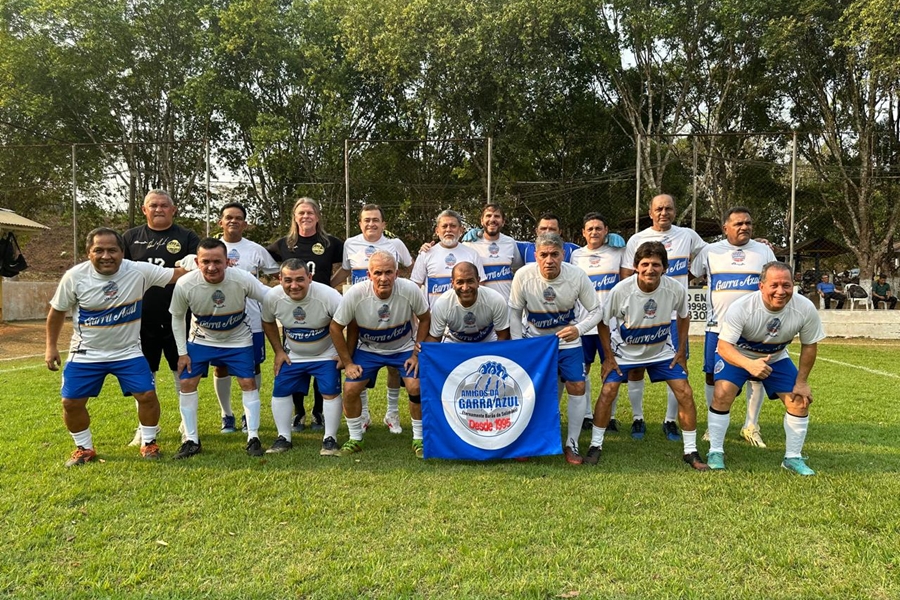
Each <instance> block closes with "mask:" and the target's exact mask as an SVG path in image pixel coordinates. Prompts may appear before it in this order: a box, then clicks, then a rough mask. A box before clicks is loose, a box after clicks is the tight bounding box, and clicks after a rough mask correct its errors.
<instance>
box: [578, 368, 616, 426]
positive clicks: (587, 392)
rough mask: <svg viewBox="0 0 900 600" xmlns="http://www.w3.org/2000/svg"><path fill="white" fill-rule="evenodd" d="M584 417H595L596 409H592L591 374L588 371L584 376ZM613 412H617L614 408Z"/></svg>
mask: <svg viewBox="0 0 900 600" xmlns="http://www.w3.org/2000/svg"><path fill="white" fill-rule="evenodd" d="M584 399H585V402H584V418H585V419H593V418H594V411H592V410H591V374H590V373H588V374H587V375H585V377H584ZM612 414H616V412H615V410H613V413H612Z"/></svg>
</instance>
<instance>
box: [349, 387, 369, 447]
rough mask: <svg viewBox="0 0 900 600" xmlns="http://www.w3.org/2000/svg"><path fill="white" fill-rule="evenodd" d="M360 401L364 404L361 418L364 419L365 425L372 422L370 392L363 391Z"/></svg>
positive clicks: (360, 414)
mask: <svg viewBox="0 0 900 600" xmlns="http://www.w3.org/2000/svg"><path fill="white" fill-rule="evenodd" d="M359 400H360V402H361V403H362V412H360V413H359V416H361V417H362V418H363V420H362V422H363V423H365V422H366V421H371V420H372V419H371V417H370V416H369V390H363V391H362V393H361V394H360V395H359ZM353 439H356V438H353ZM360 439H362V438H360Z"/></svg>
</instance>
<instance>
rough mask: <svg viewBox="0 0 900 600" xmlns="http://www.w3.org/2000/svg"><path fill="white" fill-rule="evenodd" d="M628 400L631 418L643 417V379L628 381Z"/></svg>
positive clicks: (635, 419)
mask: <svg viewBox="0 0 900 600" xmlns="http://www.w3.org/2000/svg"><path fill="white" fill-rule="evenodd" d="M628 402H630V403H631V419H632V420H633V421H637V420H638V419H643V418H644V380H643V379H641V380H640V381H629V382H628Z"/></svg>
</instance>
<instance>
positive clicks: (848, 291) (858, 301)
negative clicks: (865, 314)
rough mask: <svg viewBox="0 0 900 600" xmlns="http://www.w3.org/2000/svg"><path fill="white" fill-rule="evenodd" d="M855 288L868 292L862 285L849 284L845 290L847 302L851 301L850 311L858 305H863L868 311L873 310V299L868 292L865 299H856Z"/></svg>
mask: <svg viewBox="0 0 900 600" xmlns="http://www.w3.org/2000/svg"><path fill="white" fill-rule="evenodd" d="M853 288H859V289H861V290H862V291H864V292H865V291H866V289H865V288H864V287H863V286H861V285H857V284H855V283H848V284H847V286H846V287H845V288H844V291H845V293H846V294H847V300H849V301H850V310H853V309H854V307H856V305H857V304H862V305H863V306H865V307H866V310H872V309H873V308H874V306H873V305H872V298H870V297H869V294H868V292H866V297H865V298H854V297H853Z"/></svg>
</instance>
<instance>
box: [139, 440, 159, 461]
mask: <svg viewBox="0 0 900 600" xmlns="http://www.w3.org/2000/svg"><path fill="white" fill-rule="evenodd" d="M141 457H142V458H146V459H147V460H159V446H158V445H157V444H156V440H152V441H150V442H147V443H146V444H144V445H143V446H141Z"/></svg>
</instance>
